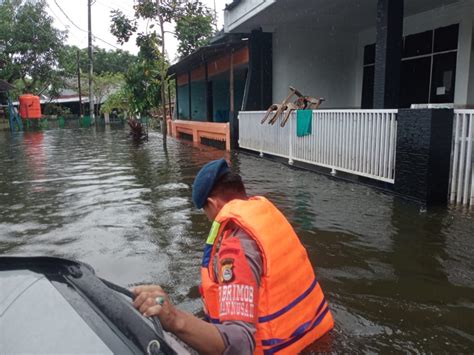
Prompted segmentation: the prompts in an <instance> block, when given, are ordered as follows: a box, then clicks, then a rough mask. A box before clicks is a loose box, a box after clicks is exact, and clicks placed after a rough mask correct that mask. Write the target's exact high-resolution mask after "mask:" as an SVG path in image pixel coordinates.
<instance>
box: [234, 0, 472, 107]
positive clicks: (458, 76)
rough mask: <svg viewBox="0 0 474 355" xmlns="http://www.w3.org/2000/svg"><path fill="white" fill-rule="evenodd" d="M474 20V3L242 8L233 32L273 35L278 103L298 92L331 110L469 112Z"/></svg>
mask: <svg viewBox="0 0 474 355" xmlns="http://www.w3.org/2000/svg"><path fill="white" fill-rule="evenodd" d="M473 15H474V1H472V0H463V1H455V0H406V1H403V0H367V1H344V0H331V1H327V0H315V1H304V0H293V1H282V0H235V1H233V2H232V3H231V4H229V5H228V6H227V8H226V10H225V31H226V32H228V33H250V32H251V31H252V30H255V29H262V30H263V32H266V33H270V34H271V35H272V51H273V69H272V80H273V90H272V100H273V102H279V101H281V100H283V98H284V97H285V96H286V94H287V92H288V86H289V85H292V86H294V87H296V88H298V89H299V90H300V91H301V92H303V93H304V94H306V95H309V96H314V97H324V98H326V102H325V104H324V108H328V109H336V108H374V107H376V108H401V107H411V105H414V104H446V103H447V104H453V105H455V107H459V108H469V107H471V106H473V105H474V53H473V48H474V47H473V30H474V28H473ZM374 88H375V89H374ZM394 91H396V92H397V94H391V96H392V97H394V98H391V99H390V100H388V101H390V102H387V100H383V99H382V102H380V100H379V103H378V104H377V102H375V105H374V95H375V97H377V95H379V96H382V97H383V96H384V95H387V93H390V92H394ZM389 96H390V94H389Z"/></svg>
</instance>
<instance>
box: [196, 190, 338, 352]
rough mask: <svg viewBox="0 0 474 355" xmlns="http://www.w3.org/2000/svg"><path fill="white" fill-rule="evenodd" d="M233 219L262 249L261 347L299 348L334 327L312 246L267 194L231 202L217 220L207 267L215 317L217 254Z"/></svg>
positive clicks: (207, 299)
mask: <svg viewBox="0 0 474 355" xmlns="http://www.w3.org/2000/svg"><path fill="white" fill-rule="evenodd" d="M229 222H233V223H234V224H236V225H238V226H239V227H240V228H242V229H243V230H244V231H246V232H247V233H248V235H249V236H250V237H251V238H252V239H254V240H255V242H256V243H257V245H258V247H259V249H260V251H261V254H262V261H263V275H262V278H261V282H260V288H259V294H258V321H257V324H256V328H257V332H256V335H255V340H256V349H255V353H256V354H261V353H265V354H273V353H276V352H278V353H280V354H284V353H287V354H290V353H291V354H294V353H297V352H299V351H301V350H303V349H304V348H305V347H307V346H308V345H310V344H311V343H313V342H314V341H316V340H317V339H318V338H320V337H321V336H323V335H324V334H325V333H327V332H328V331H330V330H331V329H332V328H333V325H334V321H333V318H332V315H331V312H330V310H329V307H328V304H327V302H326V300H325V298H324V295H323V292H322V290H321V287H320V285H319V283H318V281H317V279H316V276H315V274H314V271H313V267H312V266H311V263H310V261H309V259H308V255H307V253H306V250H305V248H304V247H303V246H302V245H301V243H300V241H299V238H298V236H297V235H296V233H295V231H294V230H293V228H292V227H291V225H290V224H289V222H288V221H287V220H286V218H285V217H284V216H283V214H282V213H281V212H280V211H279V210H278V209H277V208H276V207H275V206H274V205H273V204H272V203H271V202H270V201H268V200H267V199H266V198H264V197H253V198H250V199H249V200H233V201H231V202H229V203H227V204H226V205H225V206H224V207H223V208H222V210H221V211H220V212H219V214H218V215H217V217H216V219H215V221H214V222H213V224H212V228H211V232H210V233H209V237H208V239H207V242H206V247H205V250H204V257H203V261H202V267H201V279H202V280H201V281H202V284H201V294H202V297H203V302H204V306H205V312H206V315H207V318H208V319H209V321H211V322H213V323H220V320H219V301H218V297H219V283H218V281H217V278H216V275H215V272H214V270H213V264H214V263H213V260H214V257H215V255H216V252H217V250H216V249H217V245H218V244H220V239H221V238H225V236H224V234H225V233H224V231H225V229H226V225H227V223H229Z"/></svg>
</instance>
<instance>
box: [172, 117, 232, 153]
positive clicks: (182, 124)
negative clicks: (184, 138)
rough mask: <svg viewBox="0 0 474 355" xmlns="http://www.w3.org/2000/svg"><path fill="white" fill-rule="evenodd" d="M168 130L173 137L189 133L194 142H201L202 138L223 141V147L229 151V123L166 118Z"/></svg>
mask: <svg viewBox="0 0 474 355" xmlns="http://www.w3.org/2000/svg"><path fill="white" fill-rule="evenodd" d="M168 132H170V133H171V135H172V136H173V137H175V138H180V136H181V135H182V134H187V135H190V136H192V137H193V142H194V143H201V140H202V139H203V138H207V139H210V140H216V141H221V142H225V149H226V150H227V151H230V127H229V123H216V122H199V121H184V120H175V121H172V120H168Z"/></svg>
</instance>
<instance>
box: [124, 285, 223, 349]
mask: <svg viewBox="0 0 474 355" xmlns="http://www.w3.org/2000/svg"><path fill="white" fill-rule="evenodd" d="M133 293H134V294H135V295H136V298H135V301H134V302H133V305H134V306H135V308H137V309H138V310H139V311H140V313H142V314H143V315H144V316H145V317H152V316H157V317H158V318H159V319H160V322H161V325H162V326H163V329H165V330H166V331H169V332H171V333H173V334H175V335H176V336H177V337H178V338H180V339H181V340H182V341H184V342H185V343H186V344H188V345H189V346H191V347H192V348H193V349H195V350H196V351H198V352H199V353H202V354H222V353H223V352H224V350H225V344H224V340H223V339H222V336H221V333H220V332H219V330H218V329H217V327H216V326H215V325H213V324H210V323H208V322H206V321H204V320H201V319H199V318H197V317H195V316H193V315H192V314H190V313H187V312H185V311H182V310H180V309H178V308H176V307H175V306H174V305H173V304H172V303H171V302H170V300H169V297H168V295H167V294H166V293H165V292H164V291H163V289H162V288H161V287H160V286H157V285H149V286H139V287H136V288H134V289H133ZM159 296H161V297H163V298H164V300H165V301H164V303H163V305H159V304H157V302H156V298H157V297H159Z"/></svg>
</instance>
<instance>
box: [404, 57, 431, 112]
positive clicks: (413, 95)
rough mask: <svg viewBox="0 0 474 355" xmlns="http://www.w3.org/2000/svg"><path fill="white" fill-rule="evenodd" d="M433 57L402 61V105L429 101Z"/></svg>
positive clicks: (408, 105)
mask: <svg viewBox="0 0 474 355" xmlns="http://www.w3.org/2000/svg"><path fill="white" fill-rule="evenodd" d="M430 71H431V58H430V57H425V58H418V59H410V60H405V61H403V62H402V67H401V75H402V77H401V85H400V107H410V105H411V104H425V103H427V102H429V93H430Z"/></svg>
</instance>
